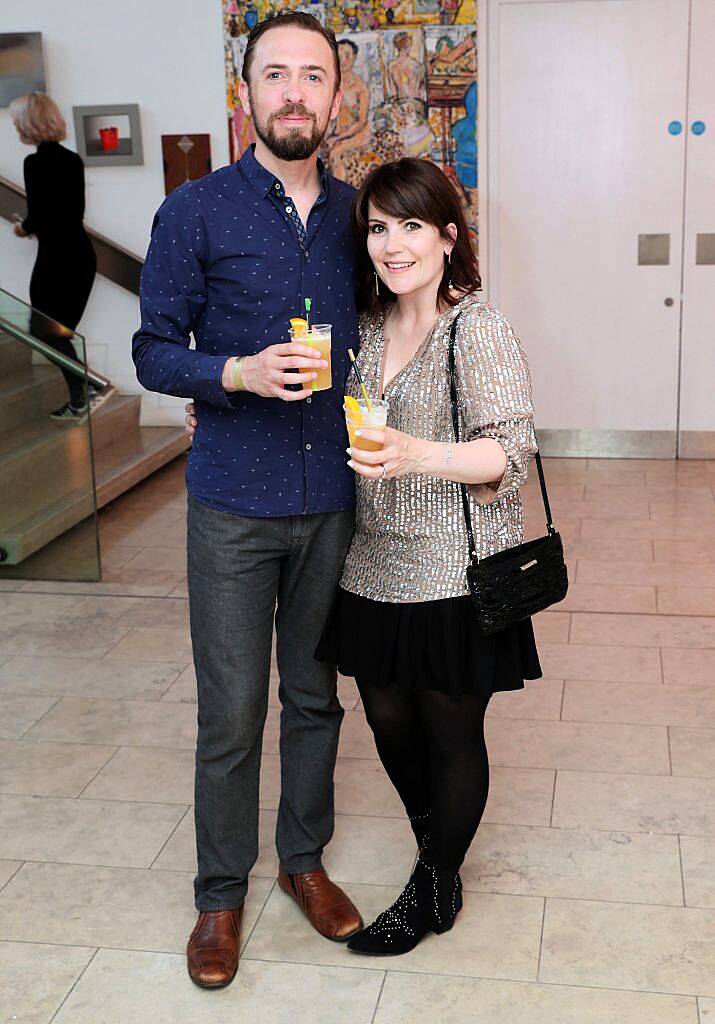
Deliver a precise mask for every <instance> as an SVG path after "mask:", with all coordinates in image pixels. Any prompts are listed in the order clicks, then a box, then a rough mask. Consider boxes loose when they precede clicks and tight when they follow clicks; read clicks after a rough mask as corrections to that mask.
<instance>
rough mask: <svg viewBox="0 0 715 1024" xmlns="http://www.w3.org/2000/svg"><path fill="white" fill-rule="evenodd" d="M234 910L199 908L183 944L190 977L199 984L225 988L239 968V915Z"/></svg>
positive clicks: (207, 986) (240, 908) (204, 986)
mask: <svg viewBox="0 0 715 1024" xmlns="http://www.w3.org/2000/svg"><path fill="white" fill-rule="evenodd" d="M242 916H243V907H239V908H238V909H237V910H214V911H202V912H201V913H200V914H199V919H198V921H197V922H196V927H195V928H194V930H193V931H192V933H191V935H190V936H189V941H188V944H187V946H186V966H187V968H188V970H189V977H190V978H191V980H192V981H193V982H195V983H196V984H197V985H200V986H201V988H224V986H226V985H230V984H231V982H232V981H233V979H234V977H235V974H236V971H237V970H238V956H239V953H240V950H241V917H242Z"/></svg>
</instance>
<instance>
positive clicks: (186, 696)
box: [0, 459, 715, 1024]
mask: <svg viewBox="0 0 715 1024" xmlns="http://www.w3.org/2000/svg"><path fill="white" fill-rule="evenodd" d="M546 469H547V474H548V478H549V481H550V485H551V497H552V501H553V506H554V512H555V516H556V522H557V525H558V526H559V527H560V529H561V531H562V534H563V536H564V539H565V542H566V550H567V559H568V562H569V567H570V573H571V579H572V586H571V591H570V594H569V596H568V598H567V600H566V601H565V602H564V603H563V604H562V605H560V606H559V607H558V609H557V610H554V611H550V612H547V613H545V614H543V615H541V616H539V618H538V621H537V623H536V628H537V635H538V639H539V647H540V651H541V656H542V663H543V666H544V671H545V675H546V678H545V679H544V680H543V681H540V682H536V683H533V684H530V685H529V686H528V687H527V688H526V690H524V691H523V692H520V693H511V694H500V695H498V696H497V697H495V699H494V700H493V701H492V703H491V705H490V712H489V723H488V726H489V728H488V743H489V750H490V755H491V761H492V764H493V766H494V767H493V772H492V790H491V795H490V799H489V804H488V807H487V811H486V814H485V818H484V822H483V824H482V827H481V829H480V832H479V835H478V837H477V840H476V842H475V843H474V845H473V848H472V849H471V851H470V853H469V856H468V859H467V862H466V864H465V867H464V871H463V878H464V885H465V890H466V894H465V895H466V898H465V909H464V912H463V914H462V915H461V916H460V918H459V920H458V923H457V924H456V926H455V928H454V930H453V931H452V932H451V933H449V934H447V935H444V936H441V937H439V938H438V937H435V936H432V937H430V938H429V939H428V940H426V941H425V942H424V943H423V944H422V945H420V946H419V947H418V949H417V950H415V951H414V952H413V953H412V954H410V955H409V956H407V957H402V958H395V959H389V960H383V959H380V960H377V959H365V958H357V957H353V956H351V955H350V954H349V953H348V952H347V950H345V948H344V947H342V946H335V945H333V944H331V943H329V942H326V941H325V940H322V939H320V938H319V937H318V936H317V935H316V934H314V933H313V932H311V931H310V929H309V928H308V926H307V924H306V922H305V921H304V920H303V919H302V917H301V916H300V914H299V913H298V911H297V909H296V908H295V906H294V905H293V904H292V903H291V902H290V901H289V900H288V899H287V898H286V897H285V896H284V894H283V893H282V892H280V891H279V890H278V889H277V887H276V885H275V872H276V858H275V852H274V850H273V845H272V833H273V830H274V827H275V812H276V807H277V803H278V795H279V764H278V754H277V749H278V748H277V739H278V734H277V728H278V720H277V699H276V680H275V678H274V679H273V680H272V697H271V705H272V706H271V709H270V713H269V719H268V724H267V727H266V737H265V757H264V763H263V781H262V817H261V834H262V848H261V855H260V859H259V861H258V863H257V865H256V868H255V871H254V874H253V878H252V882H251V889H250V896H249V901H248V905H247V914H246V916H245V917H244V935H245V938H244V951H243V959H242V964H241V968H240V971H239V976H238V978H237V980H236V981H235V983H234V984H233V985H232V986H231V987H230V988H228V989H226V990H224V991H221V992H214V993H207V992H202V991H201V990H199V989H197V988H195V987H194V986H193V985H192V984H191V983H190V981H189V980H188V978H187V976H186V973H185V967H184V959H183V956H182V950H183V947H184V944H185V941H186V937H187V935H188V932H189V930H190V929H191V927H192V925H193V921H194V910H193V906H192V892H191V878H192V872H193V870H194V835H193V822H192V817H191V810H190V804H191V799H192V772H193V764H192V761H193V757H192V748H193V744H194V737H195V728H196V724H195V718H196V714H195V705H194V703H193V702H194V687H195V680H194V675H193V669H192V667H191V664H190V644H189V637H188V630H187V622H188V620H187V607H186V605H187V602H186V577H185V554H184V544H185V531H184V525H183V520H184V511H185V497H184V487H183V480H182V471H183V465H182V460H178V461H177V462H176V463H174V464H172V465H171V466H170V467H167V468H166V469H165V470H164V471H162V472H161V473H160V474H158V475H157V476H155V477H154V478H153V479H151V480H150V481H149V482H147V483H145V484H143V485H142V486H141V487H138V488H136V489H135V490H134V491H133V492H131V493H130V494H128V495H126V496H125V497H124V498H122V499H120V500H119V501H117V502H116V503H115V504H114V505H113V506H111V507H110V508H108V509H107V510H105V511H104V512H103V513H102V515H101V532H102V542H103V550H104V560H105V577H104V581H103V582H102V583H100V584H50V583H40V582H34V583H25V584H23V583H22V582H13V581H4V582H3V586H2V593H0V608H1V609H2V615H1V616H0V1021H2V1022H5V1021H10V1020H17V1021H20V1022H22V1024H49V1022H50V1021H54V1022H57V1024H126V1022H127V1021H137V1022H140V1024H144V1022H147V1024H179V1022H187V1024H204V1022H206V1024H224V1022H229V1021H230V1022H234V1021H236V1020H251V1021H266V1022H271V1024H281V1022H290V1024H303V1022H308V1021H310V1022H311V1024H313V1022H316V1021H318V1022H320V1024H371V1022H374V1024H428V1022H429V1024H432V1022H433V1021H435V1020H439V1021H440V1024H467V1022H470V1024H471V1022H473V1021H479V1022H480V1024H527V1022H528V1024H606V1022H613V1021H618V1024H642V1022H648V1024H650V1022H658V1024H660V1022H663V1024H698V1022H700V1024H713V1022H715V499H714V491H713V488H714V487H715V463H705V462H684V463H679V464H677V463H672V462H656V461H605V460H601V461H599V460H577V459H562V460H548V462H547V466H546ZM526 506H527V522H528V525H529V532H530V534H531V535H536V534H537V533H539V532H542V531H543V518H542V513H541V511H540V504H539V496H538V490H537V489H536V487H535V485H534V482H533V481H532V482H531V483H530V485H529V487H528V488H527V492H526ZM340 692H341V697H342V700H343V703H344V705H345V707H346V709H347V713H346V717H345V725H344V729H343V734H342V740H341V751H340V754H341V756H340V760H339V764H338V769H337V773H336V804H337V811H338V818H337V827H336V834H335V839H334V841H333V843H332V844H331V846H330V848H329V850H328V852H327V854H326V865H327V867H328V869H329V871H330V872H331V874H332V875H333V877H334V878H335V879H337V880H339V881H340V882H342V883H344V885H345V887H346V889H347V890H348V891H349V892H350V894H351V895H352V896H353V897H354V899H355V900H356V902H357V903H358V904H359V906H360V907H361V909H362V910H363V913H364V915H365V917H366V918H368V919H370V918H371V917H372V916H373V915H374V914H375V913H377V911H379V910H381V909H382V908H384V907H385V906H386V905H387V904H388V902H390V901H391V899H392V898H393V897H394V895H395V894H396V893H397V892H398V890H399V887H400V886H401V885H402V884H403V883H404V881H405V879H406V877H407V875H408V874H409V870H410V866H411V862H412V858H413V855H414V849H413V842H412V839H411V834H410V831H409V828H408V826H407V824H406V822H405V819H404V817H403V815H402V812H401V808H400V804H399V801H398V800H397V798H396V796H395V794H394V792H393V790H392V787H391V786H390V784H389V783H388V781H387V779H386V778H385V776H384V773H383V771H382V768H381V766H380V764H379V762H378V761H377V760H376V758H375V751H374V747H373V743H372V738H371V735H370V732H369V730H368V728H367V726H366V724H365V719H364V716H363V714H362V711H361V710H360V707H359V701H358V694H357V692H356V690H355V687H354V685H353V683H352V681H350V680H342V681H341V684H340Z"/></svg>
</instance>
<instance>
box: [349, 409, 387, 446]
mask: <svg viewBox="0 0 715 1024" xmlns="http://www.w3.org/2000/svg"><path fill="white" fill-rule="evenodd" d="M370 406H371V407H370V408H369V409H368V406H367V402H366V401H365V399H364V398H352V396H350V395H346V396H345V404H344V406H343V409H344V410H345V424H346V426H347V428H348V437H349V438H350V447H351V448H358V449H361V450H362V451H364V452H379V451H381V450H382V449H383V448H384V447H385V443H384V441H369V440H368V439H367V438H366V437H357V436H356V432H357V431H358V430H360V428H361V427H365V429H366V430H382V431H384V430H385V428H386V427H387V413H388V409H389V402H386V401H385V400H384V399H380V400H379V401H378V400H377V399H371V400H370Z"/></svg>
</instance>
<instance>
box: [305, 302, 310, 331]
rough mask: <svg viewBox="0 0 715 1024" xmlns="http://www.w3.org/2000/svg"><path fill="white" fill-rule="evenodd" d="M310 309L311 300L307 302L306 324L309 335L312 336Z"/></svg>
mask: <svg viewBox="0 0 715 1024" xmlns="http://www.w3.org/2000/svg"><path fill="white" fill-rule="evenodd" d="M310 307H311V301H310V299H306V300H305V322H306V323H307V325H308V334H310Z"/></svg>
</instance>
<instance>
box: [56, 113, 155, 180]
mask: <svg viewBox="0 0 715 1024" xmlns="http://www.w3.org/2000/svg"><path fill="white" fill-rule="evenodd" d="M72 112H73V114H74V128H75V135H76V138H77V152H78V153H79V155H80V156H81V157H82V159H83V160H84V162H85V164H86V165H87V167H104V166H107V167H109V166H114V167H116V166H121V165H125V166H126V165H127V164H143V163H144V154H143V150H142V133H141V122H140V120H139V106H138V104H136V103H118V104H113V105H110V106H102V107H73V108H72Z"/></svg>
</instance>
